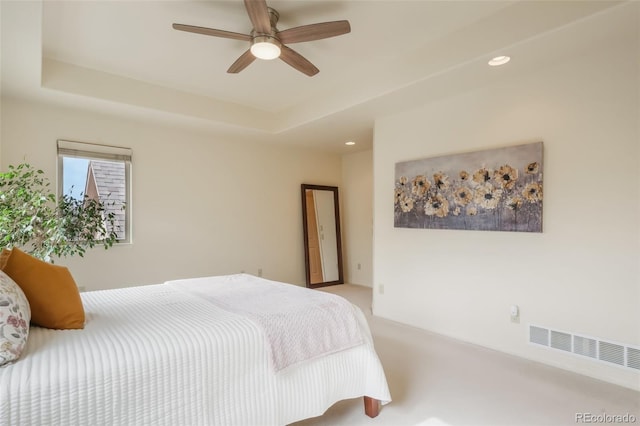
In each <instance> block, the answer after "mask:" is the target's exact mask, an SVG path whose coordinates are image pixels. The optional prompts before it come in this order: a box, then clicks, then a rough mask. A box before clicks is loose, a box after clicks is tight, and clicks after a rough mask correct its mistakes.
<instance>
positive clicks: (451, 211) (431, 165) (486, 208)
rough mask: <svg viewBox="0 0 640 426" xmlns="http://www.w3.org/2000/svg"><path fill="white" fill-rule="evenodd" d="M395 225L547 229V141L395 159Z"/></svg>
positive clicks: (444, 227)
mask: <svg viewBox="0 0 640 426" xmlns="http://www.w3.org/2000/svg"><path fill="white" fill-rule="evenodd" d="M394 196H395V202H394V225H395V227H396V228H429V229H468V230H481V231H517V232H542V142H537V143H530V144H526V145H517V146H511V147H505V148H498V149H489V150H484V151H476V152H469V153H464V154H456V155H445V156H441V157H433V158H426V159H421V160H414V161H405V162H401V163H396V170H395V188H394Z"/></svg>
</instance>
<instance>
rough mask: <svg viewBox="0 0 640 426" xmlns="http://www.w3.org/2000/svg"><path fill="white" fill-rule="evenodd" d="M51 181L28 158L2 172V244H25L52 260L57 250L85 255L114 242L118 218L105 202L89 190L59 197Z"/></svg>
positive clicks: (0, 217) (32, 251)
mask: <svg viewBox="0 0 640 426" xmlns="http://www.w3.org/2000/svg"><path fill="white" fill-rule="evenodd" d="M50 185H51V184H50V182H49V180H48V179H47V178H46V176H44V172H43V171H42V170H37V169H34V168H33V167H32V166H31V165H29V164H27V163H23V164H20V165H18V166H9V168H8V171H6V172H0V247H7V248H11V247H19V248H21V249H22V250H24V251H26V252H29V253H30V254H32V255H33V256H35V257H38V258H40V259H43V260H46V261H49V262H51V261H52V256H57V257H63V256H72V255H76V254H77V255H79V256H80V257H82V256H83V255H84V253H85V252H86V250H87V248H91V247H94V246H96V245H102V246H104V248H105V249H108V248H109V247H111V246H113V244H114V243H115V242H116V240H117V234H116V230H117V229H118V224H117V221H116V218H115V214H114V213H113V212H108V211H107V209H105V205H104V203H102V202H101V201H99V200H95V199H90V198H88V197H86V196H84V197H83V199H77V198H74V197H72V196H70V195H62V196H61V197H60V198H59V199H58V200H56V196H55V194H54V193H53V192H52V191H51V188H50ZM123 208H124V207H123Z"/></svg>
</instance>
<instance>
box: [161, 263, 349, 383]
mask: <svg viewBox="0 0 640 426" xmlns="http://www.w3.org/2000/svg"><path fill="white" fill-rule="evenodd" d="M167 284H169V285H174V286H177V288H179V289H181V290H185V291H188V292H189V293H191V294H194V295H197V296H200V297H202V298H204V299H205V300H207V301H209V302H211V303H213V304H215V305H216V306H219V307H221V308H223V309H226V310H229V311H231V312H236V313H239V314H241V315H243V316H246V317H248V318H250V319H251V320H253V321H255V323H256V324H258V326H260V328H261V329H262V331H263V332H264V335H265V337H266V338H267V343H268V350H269V355H270V360H271V364H272V366H273V368H274V370H275V371H280V370H282V369H283V368H286V367H289V366H291V365H294V364H297V363H299V362H302V361H307V360H310V359H314V358H317V357H319V356H323V355H327V354H330V353H334V352H338V351H342V350H344V349H348V348H352V347H354V346H356V345H359V344H361V343H362V335H361V333H360V329H359V328H358V324H357V322H356V317H355V313H354V306H353V305H352V304H351V303H349V302H348V301H347V300H345V299H344V298H342V297H339V296H336V295H334V294H330V293H325V292H320V291H312V290H309V289H307V288H303V287H298V286H294V285H283V284H282V283H278V282H274V281H269V280H265V279H262V278H258V277H254V276H252V275H245V274H239V275H227V276H222V277H205V278H194V279H188V280H177V281H170V282H168V283H167Z"/></svg>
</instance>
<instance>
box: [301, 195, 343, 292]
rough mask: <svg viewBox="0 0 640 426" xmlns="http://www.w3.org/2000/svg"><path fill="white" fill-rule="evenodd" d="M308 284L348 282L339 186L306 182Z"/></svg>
mask: <svg viewBox="0 0 640 426" xmlns="http://www.w3.org/2000/svg"><path fill="white" fill-rule="evenodd" d="M302 222H303V226H304V248H305V263H306V272H307V287H321V286H325V285H332V284H342V283H344V278H343V274H342V243H341V240H340V212H339V208H338V187H336V186H322V185H309V184H302Z"/></svg>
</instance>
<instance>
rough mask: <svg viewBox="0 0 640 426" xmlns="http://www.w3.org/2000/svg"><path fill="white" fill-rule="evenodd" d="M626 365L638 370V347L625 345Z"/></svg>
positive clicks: (639, 352)
mask: <svg viewBox="0 0 640 426" xmlns="http://www.w3.org/2000/svg"><path fill="white" fill-rule="evenodd" d="M627 367H629V368H635V369H636V370H640V349H634V348H629V347H627Z"/></svg>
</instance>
